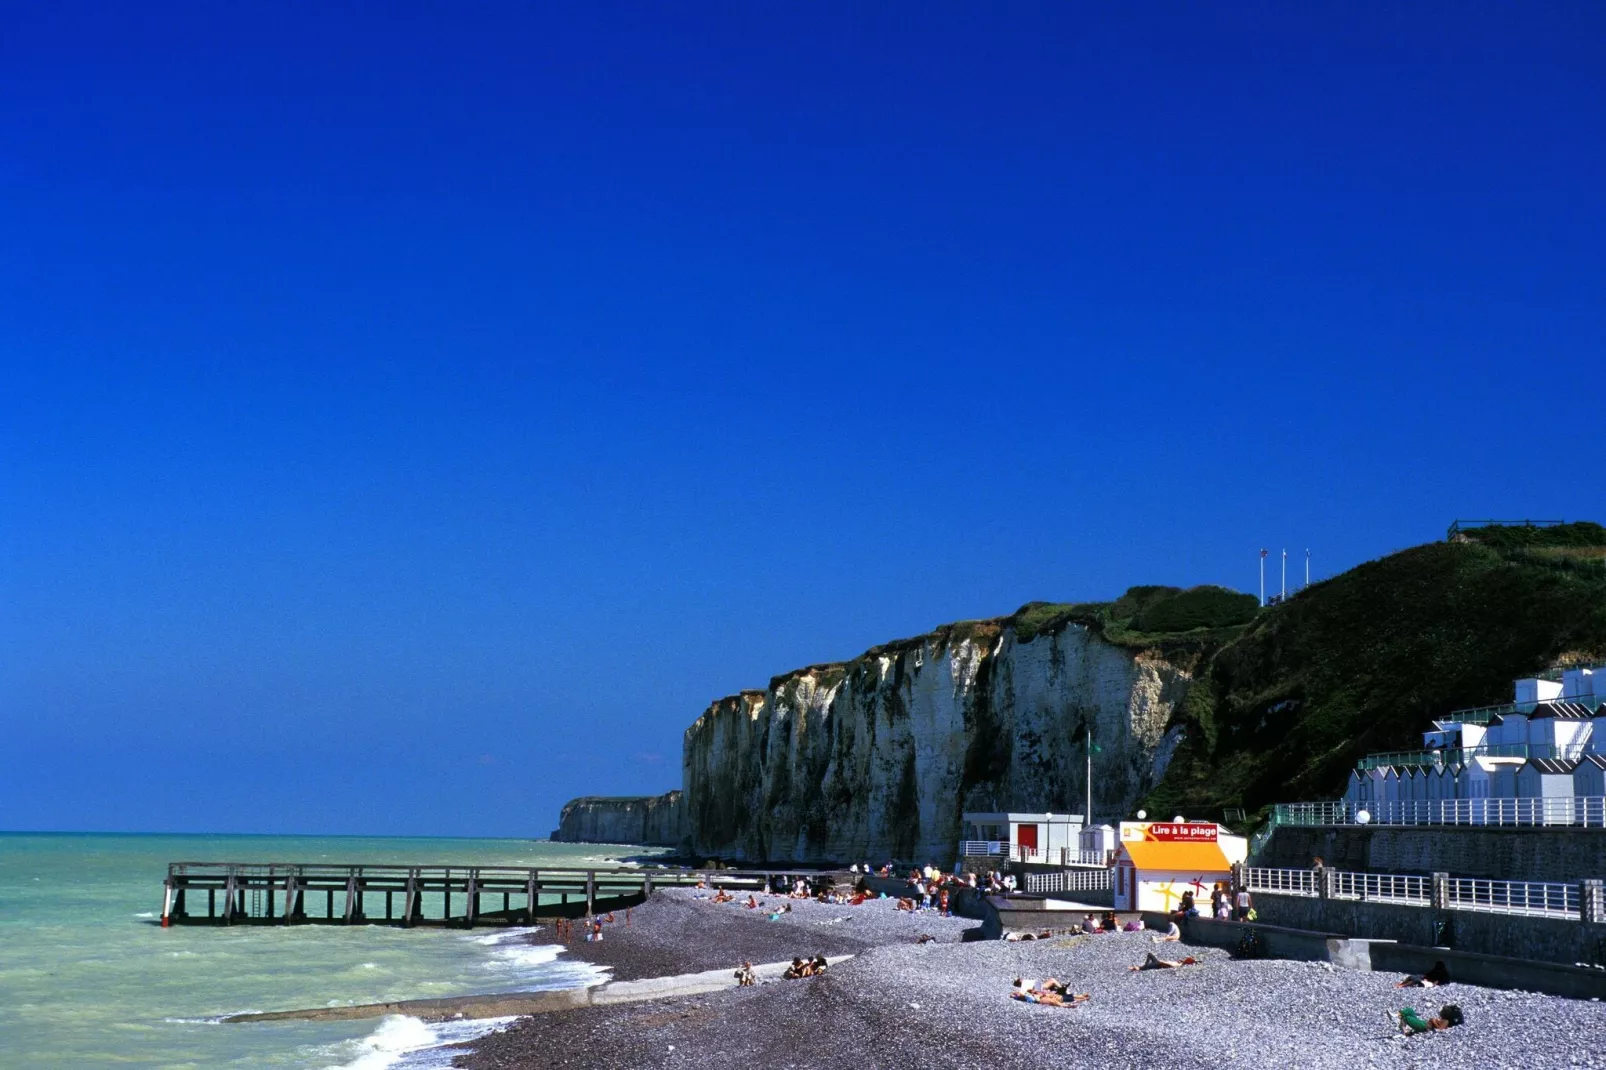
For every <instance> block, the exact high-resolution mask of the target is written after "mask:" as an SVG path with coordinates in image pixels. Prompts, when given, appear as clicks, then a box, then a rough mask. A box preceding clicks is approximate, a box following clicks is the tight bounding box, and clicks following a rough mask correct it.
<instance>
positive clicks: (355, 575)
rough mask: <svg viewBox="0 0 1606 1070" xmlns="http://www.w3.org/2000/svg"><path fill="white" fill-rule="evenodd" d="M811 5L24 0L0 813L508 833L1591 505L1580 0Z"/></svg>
mask: <svg viewBox="0 0 1606 1070" xmlns="http://www.w3.org/2000/svg"><path fill="white" fill-rule="evenodd" d="M802 8H807V9H808V10H807V13H799V12H800V11H802ZM802 8H798V7H796V6H794V8H793V11H792V12H791V13H788V12H785V11H781V10H779V9H778V6H777V5H758V4H730V5H718V6H709V5H668V6H666V5H650V4H642V5H629V6H615V5H611V4H606V3H585V4H564V5H554V4H537V5H527V4H501V5H499V4H469V5H462V4H452V5H448V4H439V5H435V6H432V7H427V8H426V7H420V6H416V5H387V4H363V5H336V4H277V3H276V4H260V5H258V4H248V3H230V4H221V5H220V4H195V5H192V6H174V5H170V4H163V3H155V4H145V5H112V4H101V5H87V6H84V5H76V4H71V3H62V4H27V5H22V4H6V5H4V6H3V10H0V16H3V24H4V26H5V32H4V33H3V34H0V71H3V72H4V74H3V76H0V238H3V256H0V360H3V369H0V370H3V377H0V730H3V731H4V738H5V742H4V744H3V746H0V828H21V829H53V828H61V829H107V830H219V831H266V832H351V833H439V834H465V835H471V834H491V835H494V834H511V835H519V834H544V833H545V832H547V831H548V830H549V829H550V828H551V827H552V826H553V824H554V822H555V819H556V815H557V809H558V807H559V805H560V804H561V802H562V801H563V800H564V799H566V798H568V797H569V796H571V795H575V794H580V793H586V792H607V793H622V792H645V791H658V790H663V789H666V788H669V787H673V786H676V785H677V784H678V782H679V776H680V772H679V753H680V741H681V734H682V732H683V731H684V729H685V728H686V726H687V725H688V724H690V722H691V721H692V719H693V718H694V717H696V715H697V714H698V713H699V712H700V711H701V710H702V708H703V707H704V706H705V705H706V704H707V703H708V702H709V701H710V700H711V699H713V698H715V697H717V696H720V695H724V694H728V693H731V692H733V691H736V690H738V689H740V688H743V687H758V686H763V685H764V683H765V682H766V681H767V680H768V678H769V677H770V676H771V675H772V674H774V673H777V672H780V671H783V670H786V669H789V668H792V667H796V666H799V665H803V664H807V663H810V662H816V661H824V660H830V659H836V658H844V657H850V656H852V655H854V654H856V653H858V652H859V651H861V650H863V649H864V648H865V647H867V646H869V645H871V644H874V643H876V642H880V641H884V640H887V639H890V638H894V637H898V636H904V635H909V634H913V633H917V632H920V631H924V630H926V629H928V628H929V627H931V626H933V625H936V624H938V623H941V622H943V621H948V620H953V619H958V618H968V617H980V616H990V615H997V614H1003V613H1008V612H1009V611H1011V610H1013V609H1014V608H1016V607H1017V606H1019V605H1020V604H1022V603H1024V602H1027V601H1030V600H1034V599H1051V600H1072V599H1092V598H1105V597H1111V596H1113V595H1116V594H1118V593H1120V591H1122V590H1123V589H1124V588H1126V587H1127V586H1128V585H1131V584H1134V583H1156V582H1159V583H1175V584H1195V583H1223V584H1228V585H1231V586H1236V587H1239V588H1241V589H1246V590H1253V589H1254V585H1255V557H1254V554H1255V551H1256V550H1257V549H1258V548H1259V547H1261V546H1268V547H1271V548H1272V549H1273V551H1274V552H1275V551H1276V550H1278V549H1281V548H1282V547H1284V546H1286V547H1288V548H1289V549H1290V550H1291V551H1294V552H1295V553H1299V552H1302V550H1303V548H1304V547H1305V546H1307V545H1308V546H1311V547H1313V548H1314V550H1315V563H1316V572H1317V574H1318V575H1325V574H1330V573H1332V572H1335V571H1339V570H1341V569H1343V568H1346V567H1348V566H1350V565H1353V564H1355V563H1357V562H1359V561H1363V560H1366V559H1368V558H1371V557H1375V556H1377V555H1379V554H1382V553H1385V552H1388V551H1390V550H1393V549H1396V548H1400V547H1403V546H1407V545H1412V544H1415V543H1419V542H1425V541H1428V540H1431V539H1434V538H1439V537H1442V535H1443V532H1444V528H1445V526H1446V525H1447V524H1448V522H1449V521H1450V520H1451V519H1452V518H1454V517H1456V516H1473V517H1482V516H1487V515H1496V516H1541V517H1550V516H1558V517H1566V518H1569V519H1574V518H1580V517H1586V518H1589V517H1592V518H1596V519H1606V515H1603V514H1606V508H1603V503H1606V477H1603V474H1602V473H1603V469H1602V464H1601V461H1602V459H1603V456H1606V446H1603V441H1606V440H1603V438H1602V432H1601V427H1602V414H1603V412H1606V410H1603V408H1602V405H1603V404H1606V359H1603V342H1606V301H1603V295H1606V267H1603V261H1602V249H1603V248H1606V198H1603V196H1602V191H1603V190H1606V63H1603V62H1602V60H1601V57H1602V55H1606V7H1603V6H1602V5H1598V4H1591V3H1583V2H1580V3H1575V4H1544V3H1532V4H1497V3H1453V4H1452V3H1438V4H1435V3H1423V4H1398V3H1375V4H1324V5H1308V4H1286V3H1266V4H1255V5H1247V6H1234V5H1230V4H1229V5H1217V4H1195V5H1187V6H1183V5H1170V4H1146V5H1090V4H1089V5H1078V4H1061V3H1053V4H1042V5H1026V4H1020V5H1015V4H1010V5H1002V6H1000V5H970V8H969V10H968V11H967V10H965V9H963V8H959V7H949V6H945V5H941V4H939V5H931V4H926V3H920V4H879V5H864V4H852V5H843V6H841V7H838V8H836V9H835V10H831V9H829V8H827V7H826V6H824V5H803V6H802ZM865 8H874V9H875V10H874V12H871V13H867V12H866V11H865V10H864V9H865ZM984 9H985V10H984ZM1294 562H1295V559H1294V558H1293V557H1292V556H1291V563H1294Z"/></svg>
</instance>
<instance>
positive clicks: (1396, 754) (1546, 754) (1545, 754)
mask: <svg viewBox="0 0 1606 1070" xmlns="http://www.w3.org/2000/svg"><path fill="white" fill-rule="evenodd" d="M1588 745H1589V744H1588V741H1587V740H1585V741H1580V742H1576V743H1570V744H1567V745H1565V746H1555V745H1552V744H1549V743H1484V744H1479V745H1478V746H1475V747H1446V748H1441V749H1439V750H1426V749H1424V750H1397V751H1384V752H1382V753H1379V754H1368V755H1367V756H1366V757H1364V758H1362V759H1361V760H1360V761H1358V762H1356V763H1355V768H1356V769H1358V770H1360V771H1361V772H1363V773H1364V772H1366V771H1367V770H1370V769H1378V768H1382V767H1384V766H1390V765H1395V766H1402V765H1403V766H1419V765H1420V766H1432V765H1466V764H1467V763H1468V762H1470V761H1471V760H1472V759H1473V758H1524V759H1526V758H1578V757H1581V756H1582V755H1583V753H1584V751H1585V749H1586V748H1587V747H1588Z"/></svg>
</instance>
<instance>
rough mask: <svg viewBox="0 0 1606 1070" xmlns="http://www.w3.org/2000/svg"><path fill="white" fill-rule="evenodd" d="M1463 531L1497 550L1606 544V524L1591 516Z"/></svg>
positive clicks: (1463, 529) (1464, 533)
mask: <svg viewBox="0 0 1606 1070" xmlns="http://www.w3.org/2000/svg"><path fill="white" fill-rule="evenodd" d="M1460 535H1461V536H1462V537H1464V538H1466V539H1470V540H1471V541H1473V542H1478V543H1482V544H1483V545H1484V546H1488V547H1490V548H1492V549H1496V550H1518V549H1525V548H1536V547H1542V546H1553V547H1557V546H1559V547H1595V548H1599V547H1606V527H1602V526H1601V525H1599V524H1596V523H1594V522H1593V521H1589V520H1581V521H1577V522H1574V523H1571V524H1552V525H1550V526H1549V527H1538V526H1536V525H1533V524H1494V525H1490V526H1488V527H1482V528H1461V529H1460Z"/></svg>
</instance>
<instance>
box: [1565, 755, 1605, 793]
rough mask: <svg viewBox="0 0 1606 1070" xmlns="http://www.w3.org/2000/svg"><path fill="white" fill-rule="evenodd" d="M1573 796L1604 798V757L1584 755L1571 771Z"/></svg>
mask: <svg viewBox="0 0 1606 1070" xmlns="http://www.w3.org/2000/svg"><path fill="white" fill-rule="evenodd" d="M1573 794H1574V795H1575V796H1578V797H1580V798H1586V799H1598V798H1602V797H1606V755H1601V754H1586V755H1584V756H1583V757H1582V758H1580V759H1578V766H1577V768H1575V769H1574V770H1573Z"/></svg>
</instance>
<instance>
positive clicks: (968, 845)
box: [959, 840, 1009, 858]
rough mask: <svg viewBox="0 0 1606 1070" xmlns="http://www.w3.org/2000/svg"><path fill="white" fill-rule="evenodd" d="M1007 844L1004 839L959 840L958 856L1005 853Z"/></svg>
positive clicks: (1007, 847) (1007, 850) (1007, 852)
mask: <svg viewBox="0 0 1606 1070" xmlns="http://www.w3.org/2000/svg"><path fill="white" fill-rule="evenodd" d="M1007 854H1009V844H1008V843H1007V842H1005V841H1004V840H960V841H959V857H960V858H964V857H966V856H975V857H980V856H983V855H1007Z"/></svg>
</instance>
